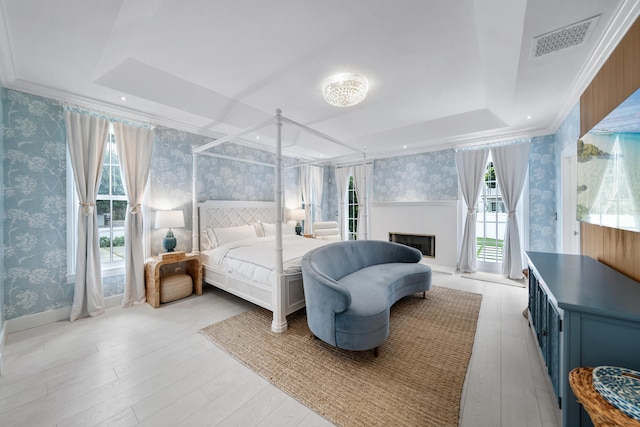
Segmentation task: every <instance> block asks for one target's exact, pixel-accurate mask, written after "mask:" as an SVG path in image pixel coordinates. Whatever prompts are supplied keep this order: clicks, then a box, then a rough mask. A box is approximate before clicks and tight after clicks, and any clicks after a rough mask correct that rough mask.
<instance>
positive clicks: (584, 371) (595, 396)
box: [569, 368, 640, 427]
mask: <svg viewBox="0 0 640 427" xmlns="http://www.w3.org/2000/svg"><path fill="white" fill-rule="evenodd" d="M569 385H570V386H571V390H573V394H575V395H576V397H577V398H578V402H580V403H581V404H582V406H583V407H584V409H585V411H587V413H588V414H589V417H591V421H592V422H593V425H594V426H596V427H604V426H607V427H609V426H627V427H640V421H636V420H634V419H633V418H631V417H629V416H627V414H625V413H624V412H622V411H620V410H619V409H618V408H616V407H614V406H613V405H612V404H610V403H609V402H607V401H606V400H605V398H604V397H602V396H601V395H600V393H598V391H597V390H596V389H595V387H594V386H593V368H575V369H574V370H572V371H571V372H570V373H569Z"/></svg>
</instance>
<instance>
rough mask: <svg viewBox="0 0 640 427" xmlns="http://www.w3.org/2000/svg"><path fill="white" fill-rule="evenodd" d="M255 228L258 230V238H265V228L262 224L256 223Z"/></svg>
mask: <svg viewBox="0 0 640 427" xmlns="http://www.w3.org/2000/svg"><path fill="white" fill-rule="evenodd" d="M253 227H254V228H255V229H256V237H264V228H262V223H261V222H256V223H255V224H253Z"/></svg>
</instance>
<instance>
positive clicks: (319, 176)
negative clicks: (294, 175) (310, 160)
mask: <svg viewBox="0 0 640 427" xmlns="http://www.w3.org/2000/svg"><path fill="white" fill-rule="evenodd" d="M310 173H311V185H312V188H313V195H314V200H313V201H312V202H313V203H312V209H313V218H314V221H322V189H323V187H324V168H323V167H322V166H311V169H310ZM312 232H313V230H310V233H309V234H311V233H312Z"/></svg>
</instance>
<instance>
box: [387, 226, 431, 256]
mask: <svg viewBox="0 0 640 427" xmlns="http://www.w3.org/2000/svg"><path fill="white" fill-rule="evenodd" d="M389 241H390V242H395V243H401V244H403V245H407V246H411V247H412V248H416V249H418V250H419V251H420V252H422V255H423V256H425V257H427V258H435V257H436V236H434V235H433V234H411V233H391V232H390V233H389Z"/></svg>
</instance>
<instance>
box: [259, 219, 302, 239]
mask: <svg viewBox="0 0 640 427" xmlns="http://www.w3.org/2000/svg"><path fill="white" fill-rule="evenodd" d="M262 230H263V233H264V237H271V236H275V235H276V225H275V224H267V223H264V222H263V223H262ZM289 234H293V235H295V234H296V226H295V225H291V224H282V235H289Z"/></svg>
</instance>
